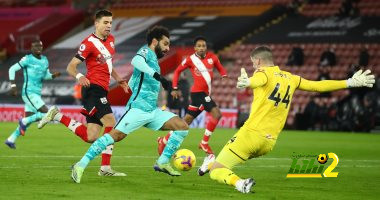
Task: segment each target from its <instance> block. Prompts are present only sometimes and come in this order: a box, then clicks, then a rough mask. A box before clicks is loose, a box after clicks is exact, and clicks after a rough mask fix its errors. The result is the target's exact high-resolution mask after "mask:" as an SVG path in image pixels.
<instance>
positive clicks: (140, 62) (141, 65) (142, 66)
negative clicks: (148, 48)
mask: <svg viewBox="0 0 380 200" xmlns="http://www.w3.org/2000/svg"><path fill="white" fill-rule="evenodd" d="M131 64H132V65H133V67H135V68H136V69H138V70H139V71H141V72H143V73H146V74H148V75H149V76H152V77H153V78H154V79H156V80H157V81H160V82H161V84H162V87H163V88H164V89H165V90H168V89H169V87H170V82H169V81H168V80H166V79H165V78H164V77H162V76H161V75H160V74H158V73H157V72H155V71H154V70H153V69H152V68H151V67H149V65H148V63H146V61H145V57H143V56H142V55H139V54H137V55H135V57H133V58H132V61H131Z"/></svg>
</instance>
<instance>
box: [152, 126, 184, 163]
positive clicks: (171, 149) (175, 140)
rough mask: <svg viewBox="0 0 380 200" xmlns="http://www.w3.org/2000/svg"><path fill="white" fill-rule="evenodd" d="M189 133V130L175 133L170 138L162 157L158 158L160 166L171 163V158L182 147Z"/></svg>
mask: <svg viewBox="0 0 380 200" xmlns="http://www.w3.org/2000/svg"><path fill="white" fill-rule="evenodd" d="M188 133H189V131H188V130H186V131H173V134H172V135H171V136H170V137H169V140H168V143H167V144H166V147H165V149H164V151H163V152H162V154H161V156H160V157H159V158H158V160H157V163H158V164H160V165H161V164H166V163H169V160H170V158H171V157H172V156H173V154H174V153H175V152H176V151H177V150H178V148H179V147H180V146H181V144H182V141H183V139H185V137H186V135H187V134H188Z"/></svg>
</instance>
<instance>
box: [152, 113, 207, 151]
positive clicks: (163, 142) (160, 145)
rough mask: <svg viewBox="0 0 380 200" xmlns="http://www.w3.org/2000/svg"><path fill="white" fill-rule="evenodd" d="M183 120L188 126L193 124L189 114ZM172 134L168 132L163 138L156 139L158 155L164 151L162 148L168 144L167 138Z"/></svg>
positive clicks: (192, 118)
mask: <svg viewBox="0 0 380 200" xmlns="http://www.w3.org/2000/svg"><path fill="white" fill-rule="evenodd" d="M199 113H200V112H199ZM198 115H199V114H197V116H198ZM183 120H185V122H186V123H187V124H188V125H190V124H191V123H192V122H193V120H194V117H193V116H192V115H191V114H186V115H185V117H184V118H183ZM172 133H173V131H169V132H168V133H167V134H166V135H165V136H164V137H158V139H157V142H158V155H161V154H162V151H163V150H164V148H165V146H166V143H167V142H168V140H169V137H170V135H171V134H172Z"/></svg>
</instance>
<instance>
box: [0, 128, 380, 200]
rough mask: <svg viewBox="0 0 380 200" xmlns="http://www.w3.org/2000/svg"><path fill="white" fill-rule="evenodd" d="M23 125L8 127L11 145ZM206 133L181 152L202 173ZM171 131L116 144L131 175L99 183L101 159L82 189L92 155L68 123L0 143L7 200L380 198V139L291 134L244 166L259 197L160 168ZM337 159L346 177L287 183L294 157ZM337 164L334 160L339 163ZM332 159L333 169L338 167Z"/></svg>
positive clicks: (218, 137) (1, 190)
mask: <svg viewBox="0 0 380 200" xmlns="http://www.w3.org/2000/svg"><path fill="white" fill-rule="evenodd" d="M16 126H17V125H16V123H0V127H1V128H0V141H1V142H2V143H3V142H4V141H5V139H6V138H7V137H8V136H9V134H10V133H11V132H12V131H13V130H14V128H16ZM235 132H236V130H234V129H217V130H216V131H215V133H214V135H213V136H212V139H211V140H210V144H211V145H212V147H214V150H215V151H219V150H220V149H221V148H222V147H223V145H224V144H225V143H226V141H227V140H228V139H229V138H230V137H231V136H232V135H233V134H234V133H235ZM202 133H203V130H201V129H191V130H190V134H189V136H188V137H187V138H186V139H185V141H184V143H183V145H182V147H181V148H188V149H191V150H192V151H193V152H194V153H195V155H196V156H197V164H196V165H197V167H198V166H199V165H200V164H201V162H202V160H203V157H204V154H203V153H202V152H201V151H200V150H198V148H197V147H198V143H199V141H200V140H201V137H202ZM164 134H165V132H153V131H151V130H148V129H140V130H138V131H136V132H135V133H132V134H131V135H130V136H128V137H126V138H125V139H124V140H123V141H122V142H119V143H117V144H116V145H115V149H114V154H113V159H112V166H113V168H114V169H116V170H119V171H123V172H125V173H127V177H99V176H98V175H97V171H98V169H99V165H100V159H99V157H98V158H96V159H95V160H94V161H93V162H91V164H90V165H89V167H88V168H87V170H86V171H85V173H84V175H83V178H82V182H81V183H80V184H74V183H73V182H72V180H71V178H70V172H71V171H70V166H71V165H72V164H73V163H75V162H76V161H78V160H79V159H80V158H81V156H82V155H83V154H84V153H85V151H86V150H87V148H88V147H89V144H86V143H84V142H82V141H81V140H80V139H79V138H78V137H76V136H75V135H74V134H72V133H71V132H70V131H69V130H68V129H66V128H65V127H64V126H62V125H58V124H51V125H47V126H46V127H45V128H44V129H43V130H38V129H37V128H36V125H35V124H33V125H32V126H31V127H30V128H29V129H28V131H27V133H26V136H24V137H20V138H19V139H18V141H17V143H16V144H17V149H16V150H13V149H9V148H8V147H7V146H5V145H4V144H1V145H0V174H1V176H0V199H23V200H24V199H39V200H44V199H81V200H85V199H91V200H94V199H157V200H158V199H162V200H164V199H165V200H166V199H207V200H211V199H231V200H237V199H239V200H242V199H321V198H322V199H379V196H380V190H379V186H380V134H359V133H355V134H354V133H333V132H313V131H283V132H282V133H281V135H280V138H279V139H278V141H277V144H276V146H275V148H274V150H273V151H272V152H271V153H269V154H268V155H266V156H264V157H261V158H257V159H253V160H250V161H248V162H247V163H245V164H244V165H241V166H238V167H236V168H235V169H234V171H235V172H236V173H237V174H238V175H240V176H241V177H243V178H246V177H252V176H253V177H254V178H255V179H256V182H257V184H256V186H255V187H254V192H253V193H251V194H241V193H239V192H238V191H236V190H235V189H234V188H233V187H231V186H227V185H223V184H219V183H217V182H215V181H212V180H211V179H210V178H209V176H208V175H206V176H204V177H199V176H197V174H196V169H197V167H195V168H194V169H192V170H191V171H188V172H183V173H182V176H181V177H170V176H167V175H166V174H162V173H158V172H155V171H154V170H153V168H152V166H153V164H154V162H155V160H156V159H157V143H156V139H157V137H158V136H162V135H164ZM293 152H295V153H312V154H319V153H329V152H334V153H335V154H337V155H338V156H339V164H338V166H337V167H336V168H335V169H334V171H335V172H336V171H337V172H339V175H338V178H318V179H317V178H293V179H287V178H286V174H287V172H288V170H289V168H290V165H291V162H292V160H291V159H290V158H291V155H293ZM331 160H332V159H331ZM331 160H329V161H328V163H327V164H329V163H330V161H331Z"/></svg>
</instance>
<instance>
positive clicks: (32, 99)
mask: <svg viewBox="0 0 380 200" xmlns="http://www.w3.org/2000/svg"><path fill="white" fill-rule="evenodd" d="M22 99H23V101H24V102H25V116H24V117H23V118H22V119H20V120H19V125H18V127H17V128H16V130H15V131H13V132H12V134H11V135H10V136H9V137H8V138H7V140H5V144H6V145H7V146H8V147H10V148H12V149H16V145H15V142H16V140H17V138H18V137H19V136H20V135H25V132H26V129H27V127H28V126H29V125H30V124H31V123H32V122H35V121H38V120H40V119H41V118H42V117H43V116H44V115H45V113H46V111H47V107H46V106H45V103H44V102H43V101H42V99H41V97H40V96H39V95H34V94H31V95H29V96H24V95H23V96H22Z"/></svg>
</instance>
